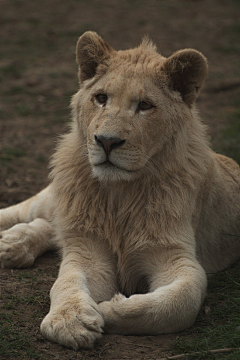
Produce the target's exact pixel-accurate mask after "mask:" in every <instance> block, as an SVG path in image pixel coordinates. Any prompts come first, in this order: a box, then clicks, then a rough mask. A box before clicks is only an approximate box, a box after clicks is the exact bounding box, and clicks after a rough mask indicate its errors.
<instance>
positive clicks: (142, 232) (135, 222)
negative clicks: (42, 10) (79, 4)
mask: <svg viewBox="0 0 240 360" xmlns="http://www.w3.org/2000/svg"><path fill="white" fill-rule="evenodd" d="M76 58H77V63H78V66H79V84H80V86H79V91H78V92H77V93H76V94H75V95H74V96H73V99H72V102H71V107H72V116H73V121H72V123H71V126H70V130H69V131H68V133H67V134H65V135H64V136H63V137H62V138H61V139H60V140H59V143H58V146H57V149H56V152H55V154H54V156H53V159H52V162H51V173H50V179H51V181H50V185H49V186H48V187H47V188H46V189H44V190H43V191H42V192H40V193H39V194H37V195H36V196H34V197H33V198H31V199H29V200H26V201H25V202H22V203H20V204H18V205H14V206H11V207H9V208H6V209H2V210H1V213H0V216H1V231H2V232H1V258H0V259H1V266H2V268H21V267H28V266H31V265H32V264H33V262H34V260H35V259H36V257H38V256H40V255H41V254H42V253H44V252H45V251H47V250H52V249H56V248H58V249H60V251H61V254H62V262H61V265H60V270H59V275H58V278H57V280H56V282H55V283H54V285H53V287H52V289H51V292H50V298H51V306H50V311H49V313H48V314H47V315H46V317H45V318H44V319H43V321H42V324H41V332H42V334H43V335H44V336H45V337H46V338H47V339H49V340H51V341H53V342H57V343H59V344H61V345H64V346H66V347H69V348H72V349H79V348H81V347H84V348H90V347H92V346H93V345H94V342H95V340H96V339H98V338H100V337H101V336H102V334H103V332H105V333H115V334H126V335H128V334H132V335H137V334H147V335H155V334H163V333H171V332H178V331H181V330H183V329H186V328H188V327H190V326H192V325H193V323H194V321H195V319H196V316H197V314H198V312H199V310H200V308H201V305H202V303H203V299H204V296H205V293H206V287H207V275H208V274H213V273H215V272H217V271H221V270H223V269H225V268H226V267H228V266H230V265H231V264H232V263H234V262H235V261H237V260H238V259H239V258H240V237H239V235H240V168H239V166H238V165H237V163H235V162H234V161H233V160H231V159H229V158H227V157H225V156H222V155H219V154H216V153H214V152H213V151H212V150H211V148H210V147H209V143H208V140H207V139H208V137H207V135H206V134H207V133H206V126H205V125H204V124H203V123H202V121H201V120H200V118H199V116H198V113H197V110H196V107H195V100H196V98H197V96H198V93H199V90H200V88H201V86H202V84H203V81H204V79H205V77H206V75H207V60H206V58H205V57H204V56H203V55H202V54H201V53H200V52H198V51H196V50H193V49H184V50H180V51H177V52H175V53H173V54H172V55H171V56H170V57H168V58H166V57H163V56H162V55H160V54H159V53H158V52H157V50H156V47H155V45H154V44H153V43H152V42H151V41H150V40H149V39H147V38H144V39H143V41H142V43H141V44H140V46H139V47H137V48H135V49H130V50H124V51H115V50H114V49H113V48H112V47H111V46H110V45H109V44H108V43H107V42H105V41H104V40H103V39H102V38H101V37H100V36H99V35H97V34H96V33H95V32H90V31H88V32H86V33H84V34H83V35H82V36H81V37H80V38H79V40H78V43H77V49H76ZM232 235H234V236H232Z"/></svg>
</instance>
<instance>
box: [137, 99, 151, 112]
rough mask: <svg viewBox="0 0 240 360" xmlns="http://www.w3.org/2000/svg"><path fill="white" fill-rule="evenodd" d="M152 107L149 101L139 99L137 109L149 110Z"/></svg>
mask: <svg viewBox="0 0 240 360" xmlns="http://www.w3.org/2000/svg"><path fill="white" fill-rule="evenodd" d="M152 107H153V105H152V104H151V103H150V102H146V101H140V103H139V104H138V110H141V111H145V110H149V109H151V108H152Z"/></svg>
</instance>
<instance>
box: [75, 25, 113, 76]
mask: <svg viewBox="0 0 240 360" xmlns="http://www.w3.org/2000/svg"><path fill="white" fill-rule="evenodd" d="M113 52H114V50H113V48H112V47H111V46H110V45H108V43H107V42H106V41H104V40H103V39H102V38H101V37H100V36H99V35H98V34H97V33H95V32H93V31H87V32H85V33H84V34H83V35H82V36H80V38H79V39H78V42H77V49H76V58H77V63H78V65H79V80H80V83H81V82H83V81H85V80H87V79H91V78H93V77H94V75H95V74H96V71H97V68H98V66H99V65H100V64H101V63H102V62H103V61H104V60H106V59H108V58H109V57H110V55H111V53H113Z"/></svg>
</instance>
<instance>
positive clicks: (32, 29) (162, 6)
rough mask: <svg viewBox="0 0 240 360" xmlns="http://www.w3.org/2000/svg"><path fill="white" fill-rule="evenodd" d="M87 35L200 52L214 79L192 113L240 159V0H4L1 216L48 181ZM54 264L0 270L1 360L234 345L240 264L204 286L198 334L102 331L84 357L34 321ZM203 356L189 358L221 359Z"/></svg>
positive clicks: (145, 355) (217, 145)
mask: <svg viewBox="0 0 240 360" xmlns="http://www.w3.org/2000/svg"><path fill="white" fill-rule="evenodd" d="M86 30H94V31H97V32H98V33H99V34H100V35H101V36H102V37H103V38H104V39H105V40H106V41H108V42H109V43H110V45H111V46H112V47H114V48H115V49H127V48H129V47H135V46H137V45H138V44H139V43H140V41H141V39H142V37H143V36H144V35H145V34H148V35H149V37H150V38H152V39H153V41H154V42H155V43H156V44H157V47H158V50H159V52H161V53H162V54H163V55H164V56H169V55H171V54H172V52H174V51H176V50H179V49H182V48H189V47H191V48H195V49H197V50H200V51H201V52H202V53H203V54H204V55H205V56H206V57H207V59H208V62H209V75H208V78H207V79H206V82H205V84H204V86H203V89H202V91H201V94H200V96H199V98H198V100H197V106H198V108H199V110H200V114H201V117H202V119H203V121H204V123H206V124H208V126H209V137H210V138H211V141H212V146H213V148H214V149H215V150H216V151H218V152H221V153H224V154H226V155H229V156H231V157H233V158H234V159H235V160H237V161H238V162H239V163H240V91H239V90H240V66H239V65H240V0H192V1H191V0H102V1H100V0H69V1H66V0H41V1H40V0H0V208H1V207H5V206H8V205H11V204H14V203H16V202H19V201H22V200H24V199H26V198H28V197H29V196H30V195H33V194H35V193H36V192H37V191H39V190H40V189H42V188H43V187H44V186H46V185H47V183H48V161H49V156H51V154H52V153H53V151H54V147H55V144H56V140H57V138H58V136H59V134H62V133H63V132H65V131H66V127H67V126H66V125H67V123H68V122H69V121H70V111H69V102H70V100H71V96H72V95H73V94H74V93H75V92H76V91H77V89H78V80H77V65H76V61H75V46H76V42H77V39H78V37H79V36H80V35H81V34H82V33H83V32H85V31H86ZM58 263H59V259H58V258H57V257H54V255H53V254H46V255H45V256H42V257H41V258H39V259H38V260H37V262H36V264H35V265H34V266H33V267H32V268H30V269H27V270H25V269H22V270H14V271H13V270H8V269H6V270H2V272H1V274H0V280H1V281H2V282H1V286H2V289H3V292H2V294H3V295H2V304H3V305H2V309H1V311H2V316H1V319H0V327H1V330H2V338H1V339H0V348H1V355H0V358H1V359H14V360H16V359H33V358H34V359H46V360H48V359H67V360H69V359H82V360H83V359H85V360H88V359H89V360H90V359H99V358H104V359H106V360H113V359H116V360H119V359H133V360H138V359H141V360H143V359H160V358H163V357H166V354H167V355H173V354H174V353H175V354H176V353H177V354H179V353H182V352H189V351H199V349H203V350H208V349H212V348H220V349H221V348H231V347H239V346H240V344H239V321H240V318H239V305H240V304H239V286H238V285H237V284H239V273H240V270H239V269H240V263H239V264H238V268H237V269H238V270H237V271H236V270H235V271H234V270H232V269H230V270H229V272H228V273H226V274H225V275H224V274H223V273H220V274H219V275H218V283H217V285H216V283H210V287H209V289H208V296H207V299H206V302H205V303H204V305H203V308H202V311H201V314H200V316H199V317H198V319H197V322H196V324H195V326H194V327H193V328H191V329H190V330H189V331H185V332H184V334H169V335H162V336H156V337H148V336H145V337H133V336H132V337H130V336H129V337H123V336H117V335H107V336H104V337H103V338H102V339H101V342H100V344H98V345H97V346H96V347H95V348H94V349H93V350H81V351H79V352H74V351H71V350H68V349H65V348H62V347H61V346H59V345H57V344H51V343H49V342H48V341H46V340H45V339H43V337H42V335H41V334H40V331H39V325H40V322H41V319H42V318H43V317H44V315H45V314H46V313H47V312H48V309H49V290H50V288H51V286H52V284H53V282H54V279H55V278H56V276H57V272H58ZM229 274H230V275H231V276H230V275H229ZM234 286H235V288H234ZM233 288H234V289H235V290H233ZM222 289H224V290H222ZM226 289H227V291H226ZM230 290H231V291H230ZM230 293H231V296H230ZM216 304H217V306H216ZM234 304H235V305H234ZM229 314H230V315H231V317H232V321H233V323H230V322H229V316H230V315H229ZM224 324H225V325H226V326H227V327H224V326H225V325H224ZM200 325H203V326H204V328H203V329H202V330H201V329H200V330H199V326H200ZM216 325H217V326H216ZM223 325H224V326H223ZM237 326H238V330H237ZM206 329H208V330H209V331H208V332H206ZM213 329H214V330H215V331H213ZM229 329H230V330H229ZM197 340H198V341H199V342H200V345H199V343H198V344H197V343H196V341H197ZM173 342H175V344H176V343H177V344H178V345H177V347H176V346H175V348H174V345H173ZM190 345H191V347H190ZM174 349H175V350H174ZM239 354H240V353H239V352H238V354H236V353H234V354H232V356H233V357H231V359H237V358H239V357H238V356H240V355H239ZM209 356H210V357H207V356H206V353H205V355H203V357H201V356H200V355H199V356H197V355H196V356H194V358H199V359H200V358H201V359H207V358H209V359H210V358H211V359H213V358H214V359H220V358H222V357H220V355H219V354H217V355H216V357H213V355H209ZM224 359H225V357H224ZM228 359H230V357H228Z"/></svg>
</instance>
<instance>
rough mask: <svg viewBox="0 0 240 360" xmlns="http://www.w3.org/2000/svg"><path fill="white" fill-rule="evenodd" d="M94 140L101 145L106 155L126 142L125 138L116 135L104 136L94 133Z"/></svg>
mask: <svg viewBox="0 0 240 360" xmlns="http://www.w3.org/2000/svg"><path fill="white" fill-rule="evenodd" d="M95 141H96V143H97V144H98V146H101V147H102V148H103V149H104V151H105V153H106V155H109V154H110V152H111V151H112V150H113V149H116V148H118V147H120V146H122V145H123V144H125V142H126V140H122V139H119V138H117V137H110V138H106V137H104V136H96V135H95Z"/></svg>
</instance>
